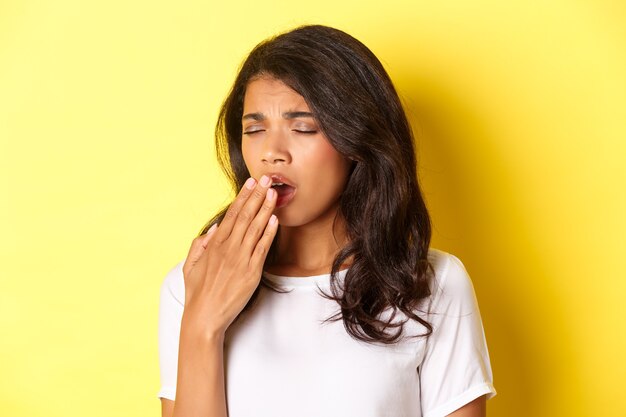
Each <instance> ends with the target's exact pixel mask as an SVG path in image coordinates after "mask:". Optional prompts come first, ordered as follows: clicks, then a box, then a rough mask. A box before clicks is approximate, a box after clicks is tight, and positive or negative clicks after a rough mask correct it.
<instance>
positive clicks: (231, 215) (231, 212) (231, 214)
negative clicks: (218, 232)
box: [226, 208, 239, 219]
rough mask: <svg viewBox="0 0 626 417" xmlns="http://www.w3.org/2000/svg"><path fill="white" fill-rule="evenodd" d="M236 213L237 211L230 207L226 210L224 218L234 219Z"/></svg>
mask: <svg viewBox="0 0 626 417" xmlns="http://www.w3.org/2000/svg"><path fill="white" fill-rule="evenodd" d="M238 214H239V213H238V212H237V209H235V208H231V209H230V210H228V211H227V212H226V218H228V219H234V218H235V217H237V215H238Z"/></svg>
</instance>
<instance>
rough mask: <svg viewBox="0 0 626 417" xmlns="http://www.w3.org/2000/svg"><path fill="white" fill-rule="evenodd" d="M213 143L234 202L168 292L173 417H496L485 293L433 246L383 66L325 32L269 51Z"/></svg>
mask: <svg viewBox="0 0 626 417" xmlns="http://www.w3.org/2000/svg"><path fill="white" fill-rule="evenodd" d="M216 137H217V150H218V157H219V160H220V162H221V165H222V167H223V168H224V171H225V172H226V174H227V176H228V178H229V179H230V180H231V182H232V185H233V188H234V190H235V191H236V192H238V195H237V197H236V198H235V199H234V201H233V202H232V203H231V204H230V205H229V207H227V209H225V210H224V211H223V212H222V213H220V214H218V215H217V216H216V217H215V218H214V219H213V220H211V221H210V222H209V223H208V224H207V225H206V226H205V227H204V228H203V230H202V231H201V233H200V234H199V236H198V237H196V238H195V239H194V240H193V243H192V244H191V248H190V250H189V253H188V255H187V257H186V258H185V259H184V260H183V261H181V262H180V263H179V264H178V265H176V266H175V267H174V268H173V269H172V270H171V271H170V272H169V273H168V274H167V276H166V277H165V280H164V282H163V284H162V288H161V300H160V311H159V355H160V369H161V383H162V385H161V390H160V391H159V394H158V395H159V397H160V398H161V401H162V410H163V411H162V413H163V416H176V417H186V416H194V417H195V416H211V417H226V416H227V415H228V416H230V417H253V416H254V417H265V416H267V417H270V416H271V417H282V416H285V417H286V416H289V417H293V416H316V417H318V416H342V417H347V416H354V417H370V416H371V417H381V416H389V417H402V416H406V417H409V416H410V417H419V416H424V417H440V416H446V415H451V416H457V417H459V416H465V417H479V416H485V414H486V412H485V402H486V399H487V398H490V397H492V396H494V395H495V393H496V392H495V390H494V387H493V383H492V372H491V367H490V363H489V355H488V351H487V345H486V341H485V336H484V332H483V327H482V323H481V318H480V313H479V309H478V305H477V302H476V298H475V294H474V290H473V287H472V283H471V280H470V278H469V276H468V274H467V271H466V270H465V268H464V266H463V264H462V263H461V261H460V260H459V259H458V258H457V257H455V256H454V255H452V254H449V253H447V252H444V251H441V250H438V249H434V248H429V244H430V238H431V226H430V218H429V215H428V212H427V209H426V205H425V203H424V199H423V197H422V195H421V192H420V187H419V184H418V180H417V175H416V158H415V153H414V148H413V137H412V133H411V129H410V126H409V123H408V121H407V118H406V115H405V113H404V111H403V108H402V105H401V103H400V100H399V98H398V95H397V93H396V91H395V89H394V87H393V84H392V82H391V80H390V79H389V77H388V75H387V73H386V72H385V70H384V69H383V66H382V65H381V63H380V62H379V61H378V59H377V58H376V57H375V56H374V54H373V53H372V52H371V51H370V50H369V49H368V48H367V47H366V46H364V45H363V44H362V43H361V42H359V41H358V40H356V39H354V38H353V37H351V36H350V35H348V34H346V33H344V32H342V31H340V30H337V29H333V28H330V27H326V26H320V25H311V26H302V27H299V28H296V29H295V30H292V31H290V32H287V33H283V34H281V35H279V36H276V37H273V38H271V39H269V40H267V41H265V42H262V43H261V44H259V45H257V46H256V47H255V48H254V49H253V50H252V52H251V53H250V54H249V56H248V57H247V59H246V60H245V62H244V63H243V64H242V67H241V69H240V71H239V74H238V76H237V78H236V80H235V83H234V86H233V87H232V90H231V91H230V93H229V95H228V97H227V98H226V100H225V101H224V104H223V106H222V109H221V112H220V115H219V119H218V123H217V127H216Z"/></svg>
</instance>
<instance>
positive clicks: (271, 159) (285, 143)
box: [261, 129, 291, 165]
mask: <svg viewBox="0 0 626 417" xmlns="http://www.w3.org/2000/svg"><path fill="white" fill-rule="evenodd" d="M261 161H262V162H263V163H265V164H272V165H274V164H278V163H283V164H288V163H291V153H290V152H289V138H288V137H287V135H285V134H284V133H283V132H282V131H281V129H276V130H273V131H268V134H267V135H266V136H265V140H264V141H263V148H262V151H261Z"/></svg>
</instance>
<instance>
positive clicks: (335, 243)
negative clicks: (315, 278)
mask: <svg viewBox="0 0 626 417" xmlns="http://www.w3.org/2000/svg"><path fill="white" fill-rule="evenodd" d="M336 213H337V210H333V211H332V212H331V214H330V215H328V216H325V217H324V218H321V219H318V220H316V221H315V222H311V223H308V224H306V225H302V226H297V227H289V226H280V230H279V232H278V236H277V239H278V241H277V246H276V249H277V250H276V256H275V257H274V259H275V262H274V263H273V264H272V265H271V266H270V267H269V268H268V272H270V273H275V274H276V275H295V276H307V275H318V274H325V273H330V270H331V267H332V263H333V261H334V259H335V256H337V253H338V252H339V251H340V250H341V248H342V247H343V245H344V244H345V243H346V231H345V223H344V221H343V218H342V217H341V216H338V215H337V216H336ZM335 217H337V219H336V221H335Z"/></svg>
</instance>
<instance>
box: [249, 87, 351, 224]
mask: <svg viewBox="0 0 626 417" xmlns="http://www.w3.org/2000/svg"><path fill="white" fill-rule="evenodd" d="M242 132H243V133H242V138H241V145H242V152H243V158H244V161H245V163H246V166H247V167H248V171H249V172H250V174H251V175H252V176H253V177H254V178H256V179H257V180H259V179H260V178H261V176H263V175H267V176H270V177H272V178H273V180H272V181H273V182H274V183H276V185H275V186H274V188H275V189H276V191H277V192H278V199H277V204H276V209H275V210H274V214H276V216H277V217H278V220H279V223H280V224H281V225H282V226H293V227H297V226H302V225H306V224H310V223H312V222H316V221H323V220H325V219H326V220H328V219H330V220H331V221H332V219H333V218H334V216H335V213H336V210H337V207H338V199H339V196H340V195H341V193H342V191H343V189H344V187H345V185H346V181H347V178H348V172H349V167H350V163H349V161H348V160H347V159H346V158H344V157H343V156H342V155H340V154H339V153H338V152H337V151H336V150H335V148H334V147H333V146H332V145H331V144H330V142H329V141H328V139H327V138H326V137H325V136H324V135H323V134H322V133H321V131H320V130H319V125H318V123H317V121H316V120H315V118H314V117H313V115H312V114H311V111H310V109H309V106H308V105H307V103H306V102H305V101H304V98H303V97H302V96H301V95H300V94H298V93H296V92H295V91H294V90H292V89H291V88H290V87H288V86H287V85H286V84H284V83H283V82H282V81H280V80H276V79H273V78H270V77H263V78H258V79H254V80H253V81H251V82H249V83H248V86H247V88H246V94H245V97H244V105H243V118H242Z"/></svg>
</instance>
